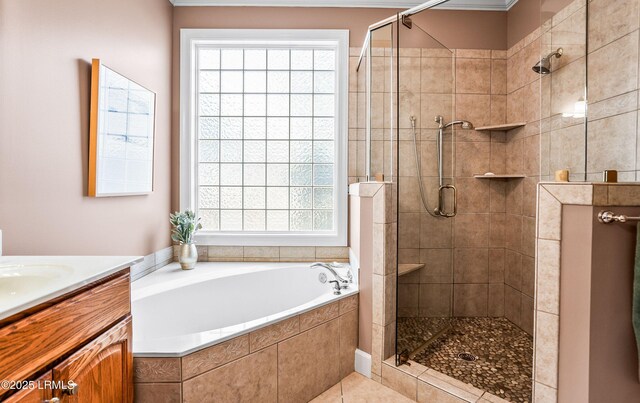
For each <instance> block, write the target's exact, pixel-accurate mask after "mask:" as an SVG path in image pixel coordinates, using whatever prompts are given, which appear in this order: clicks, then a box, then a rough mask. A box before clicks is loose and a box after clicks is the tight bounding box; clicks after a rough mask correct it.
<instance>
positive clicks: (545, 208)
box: [533, 182, 640, 403]
mask: <svg viewBox="0 0 640 403" xmlns="http://www.w3.org/2000/svg"><path fill="white" fill-rule="evenodd" d="M537 192H538V219H537V253H536V256H537V257H536V272H537V276H536V281H537V284H536V306H535V309H536V310H535V323H536V325H535V335H534V375H533V377H534V392H533V397H534V401H535V402H540V403H555V402H559V401H560V402H562V400H559V399H558V392H559V391H558V386H559V378H560V379H562V376H563V375H562V373H563V372H562V371H571V369H570V368H567V369H564V368H563V367H560V366H559V357H560V356H561V354H562V352H563V351H565V349H566V348H570V347H569V346H568V345H565V346H563V345H560V341H561V339H560V330H561V329H560V323H561V313H563V311H561V301H562V296H561V295H560V290H561V284H560V275H561V273H562V272H563V267H562V265H563V263H562V261H561V259H560V256H561V254H562V248H561V246H562V244H563V242H566V241H568V240H567V239H566V238H565V237H566V234H564V233H563V226H562V223H563V210H564V209H565V207H566V206H607V207H614V211H615V207H626V206H640V184H603V183H586V182H584V183H556V182H542V183H540V184H539V185H538V190H537ZM596 210H598V209H596ZM594 225H595V224H594ZM598 225H599V224H598ZM611 225H618V224H611ZM585 247H586V246H585ZM565 270H569V268H567V269H565ZM630 354H631V353H630ZM634 354H635V352H634ZM636 375H637V373H636V369H635V368H634V376H636Z"/></svg>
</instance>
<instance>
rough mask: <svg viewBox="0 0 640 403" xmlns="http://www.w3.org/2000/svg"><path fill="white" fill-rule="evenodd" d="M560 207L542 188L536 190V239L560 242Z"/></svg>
mask: <svg viewBox="0 0 640 403" xmlns="http://www.w3.org/2000/svg"><path fill="white" fill-rule="evenodd" d="M561 215H562V205H561V204H560V202H559V201H558V200H557V199H556V198H555V197H553V196H552V195H551V193H549V192H548V191H547V190H546V189H545V188H544V187H540V188H539V189H538V237H539V238H542V239H553V240H560V228H561V227H560V226H561V222H560V220H561Z"/></svg>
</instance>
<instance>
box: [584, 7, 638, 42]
mask: <svg viewBox="0 0 640 403" xmlns="http://www.w3.org/2000/svg"><path fill="white" fill-rule="evenodd" d="M639 19H640V16H639V5H638V2H637V1H635V0H613V1H611V0H593V1H591V2H589V51H593V50H595V49H599V48H600V47H602V46H603V45H606V44H608V43H610V42H612V41H613V40H615V39H618V38H620V37H622V36H624V35H626V34H628V33H629V32H632V31H634V30H636V29H638V21H639Z"/></svg>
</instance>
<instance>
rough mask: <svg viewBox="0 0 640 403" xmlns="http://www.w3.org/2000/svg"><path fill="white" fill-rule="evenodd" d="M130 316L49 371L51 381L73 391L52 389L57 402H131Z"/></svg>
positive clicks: (131, 357) (131, 356)
mask: <svg viewBox="0 0 640 403" xmlns="http://www.w3.org/2000/svg"><path fill="white" fill-rule="evenodd" d="M132 369H133V355H132V350H131V316H130V315H128V316H127V317H126V318H125V319H124V320H123V321H121V322H119V323H118V324H117V325H115V326H114V327H112V328H111V329H109V330H108V331H107V332H105V333H103V334H101V335H100V336H98V337H97V338H96V339H94V340H93V341H91V342H89V344H87V345H86V346H84V347H83V348H81V349H80V350H78V351H77V352H76V353H74V354H73V355H72V356H71V357H69V358H68V359H67V360H65V361H64V362H62V363H61V364H59V365H58V366H56V367H55V368H54V369H53V379H54V381H58V382H60V381H61V382H64V383H65V384H66V383H68V382H70V381H72V382H73V383H75V385H76V386H75V388H74V389H66V390H55V391H54V395H55V396H56V397H59V398H60V400H61V402H69V403H71V402H74V403H76V402H77V403H101V402H104V403H112V402H123V403H125V402H132V401H133V372H132Z"/></svg>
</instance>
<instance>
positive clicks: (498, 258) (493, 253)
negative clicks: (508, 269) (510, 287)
mask: <svg viewBox="0 0 640 403" xmlns="http://www.w3.org/2000/svg"><path fill="white" fill-rule="evenodd" d="M504 267H505V250H504V249H503V248H495V249H489V282H490V283H497V284H504Z"/></svg>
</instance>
